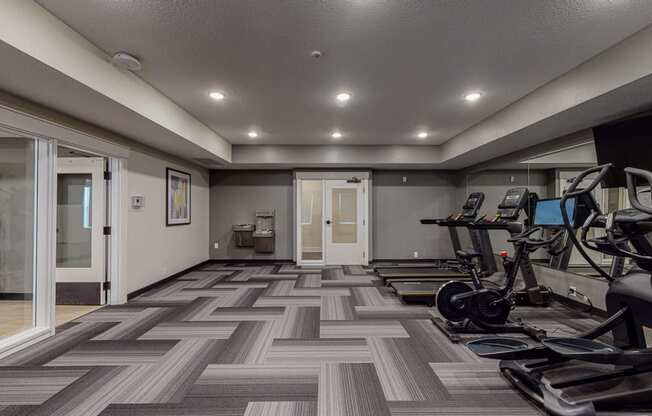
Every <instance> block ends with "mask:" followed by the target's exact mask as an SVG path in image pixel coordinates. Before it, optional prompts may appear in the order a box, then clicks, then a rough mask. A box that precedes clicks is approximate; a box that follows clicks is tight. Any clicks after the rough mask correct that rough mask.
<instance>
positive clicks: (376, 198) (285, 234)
mask: <svg viewBox="0 0 652 416" xmlns="http://www.w3.org/2000/svg"><path fill="white" fill-rule="evenodd" d="M404 176H405V177H406V178H407V182H406V183H403V177H404ZM372 178H373V181H372V186H373V188H372V190H371V197H372V201H371V203H372V212H371V224H372V228H371V239H372V253H373V258H391V259H411V258H413V252H414V251H418V252H419V257H420V258H433V257H452V256H453V253H452V249H451V244H450V240H449V237H448V232H447V231H446V230H445V229H440V228H439V227H436V226H424V225H421V224H420V223H419V220H420V219H421V218H433V217H434V218H436V217H442V216H447V215H448V214H450V213H451V212H452V211H455V210H456V208H455V184H454V179H455V177H454V175H453V174H452V173H450V172H447V171H439V172H437V171H434V172H432V171H414V170H409V171H374V172H373V176H372ZM292 179H293V176H292V171H289V170H274V171H260V170H252V171H242V170H239V171H234V170H214V171H212V172H211V181H210V182H211V191H210V213H211V214H210V217H211V218H210V247H211V249H210V256H211V258H212V259H220V260H222V259H292V258H293V254H294V253H293V240H294V233H293V230H292V226H293V225H292V224H293V222H292V215H293V208H294V206H293V188H292V186H293V182H292ZM258 208H273V209H275V210H276V231H277V235H276V252H275V253H274V254H273V255H268V254H256V253H255V252H254V251H253V249H249V248H237V247H235V243H234V241H233V233H232V232H231V227H232V226H233V224H238V223H251V222H253V221H254V211H255V210H256V209H258ZM215 242H218V243H219V248H218V249H216V248H214V243H215Z"/></svg>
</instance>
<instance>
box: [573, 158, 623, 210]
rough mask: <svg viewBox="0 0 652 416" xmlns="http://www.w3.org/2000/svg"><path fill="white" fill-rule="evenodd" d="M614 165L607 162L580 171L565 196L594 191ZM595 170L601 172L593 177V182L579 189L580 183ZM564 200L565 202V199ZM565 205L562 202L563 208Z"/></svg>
mask: <svg viewBox="0 0 652 416" xmlns="http://www.w3.org/2000/svg"><path fill="white" fill-rule="evenodd" d="M612 167H613V164H612V163H605V164H604V165H600V166H596V167H594V168H591V169H587V170H585V171H584V172H582V173H580V174H579V175H578V176H576V177H575V179H573V182H572V183H571V185H570V186H569V187H568V189H567V190H566V192H565V193H564V197H565V198H566V199H568V198H573V197H576V196H580V195H585V194H588V193H591V192H593V190H594V189H595V187H596V186H598V184H599V183H600V182H601V181H602V179H603V178H604V176H605V175H606V174H607V172H609V169H611V168H612ZM595 172H599V173H598V175H597V176H596V177H595V178H593V181H592V182H591V184H590V185H589V186H587V187H584V188H581V189H579V190H578V189H577V187H578V186H579V185H580V183H582V181H583V180H584V179H585V178H586V177H587V176H589V175H590V174H592V173H595ZM562 199H564V198H562ZM563 202H564V203H565V201H563ZM563 207H564V205H563V204H562V209H563Z"/></svg>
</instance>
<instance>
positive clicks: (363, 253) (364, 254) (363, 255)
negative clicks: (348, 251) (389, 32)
mask: <svg viewBox="0 0 652 416" xmlns="http://www.w3.org/2000/svg"><path fill="white" fill-rule="evenodd" d="M365 257H367V253H365V252H364V251H363V252H362V258H363V259H364V258H365Z"/></svg>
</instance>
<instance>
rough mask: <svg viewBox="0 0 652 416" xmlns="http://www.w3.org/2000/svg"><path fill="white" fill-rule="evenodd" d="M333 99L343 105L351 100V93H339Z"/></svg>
mask: <svg viewBox="0 0 652 416" xmlns="http://www.w3.org/2000/svg"><path fill="white" fill-rule="evenodd" d="M335 99H337V101H339V102H341V103H345V102H347V101H349V100H350V99H351V93H348V92H340V93H338V94H337V95H336V96H335Z"/></svg>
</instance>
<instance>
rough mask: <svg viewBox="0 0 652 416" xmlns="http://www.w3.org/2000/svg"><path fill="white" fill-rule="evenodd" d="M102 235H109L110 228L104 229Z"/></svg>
mask: <svg viewBox="0 0 652 416" xmlns="http://www.w3.org/2000/svg"><path fill="white" fill-rule="evenodd" d="M104 235H111V227H109V226H107V227H104Z"/></svg>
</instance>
